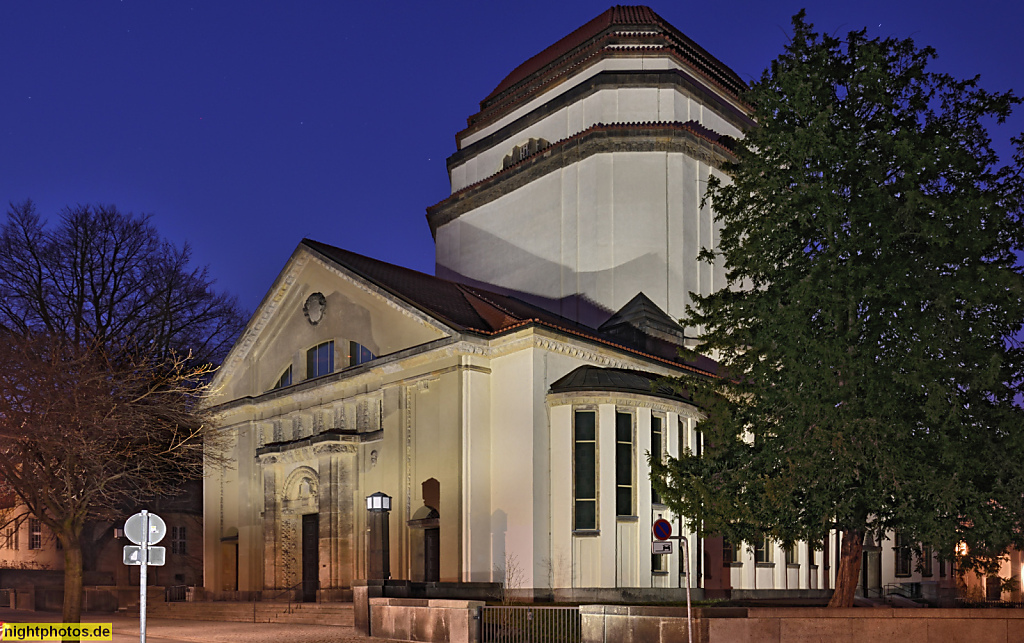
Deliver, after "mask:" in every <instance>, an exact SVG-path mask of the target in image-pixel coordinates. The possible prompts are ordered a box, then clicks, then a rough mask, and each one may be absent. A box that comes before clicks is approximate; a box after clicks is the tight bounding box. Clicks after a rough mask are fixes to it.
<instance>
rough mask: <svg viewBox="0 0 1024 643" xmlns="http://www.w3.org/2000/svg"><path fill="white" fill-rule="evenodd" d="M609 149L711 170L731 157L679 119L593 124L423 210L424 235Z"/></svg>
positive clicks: (731, 159) (606, 152) (728, 160)
mask: <svg viewBox="0 0 1024 643" xmlns="http://www.w3.org/2000/svg"><path fill="white" fill-rule="evenodd" d="M614 152H670V153H673V152H674V153H682V154H686V155H687V156H689V157H691V158H694V159H697V160H698V161H701V162H702V163H706V164H707V165H711V166H712V167H716V168H718V167H721V166H722V164H724V163H726V162H730V161H734V160H735V157H734V156H733V155H732V153H731V152H730V151H729V149H728V148H726V147H725V146H723V145H722V144H720V143H716V142H713V141H711V140H709V139H707V138H705V137H703V136H701V135H700V134H698V133H697V132H696V131H694V130H693V129H691V128H690V127H688V126H687V125H685V124H683V123H623V124H614V125H604V124H601V123H599V124H597V125H595V126H593V127H591V128H590V129H587V130H584V131H582V132H580V133H579V134H576V135H574V136H571V137H569V138H567V139H564V140H562V141H559V142H557V143H554V144H552V145H551V146H550V147H546V148H544V149H543V150H542V151H539V152H537V153H536V154H534V155H533V156H530V157H528V158H526V159H524V160H523V161H520V162H519V163H517V164H516V165H513V166H512V167H509V168H508V169H505V170H502V171H501V172H498V173H497V174H494V175H492V176H490V177H488V178H486V179H484V180H482V181H479V182H477V183H474V184H473V185H469V186H467V187H465V188H463V189H461V190H459V191H458V192H456V193H455V194H453V195H451V196H450V197H448V198H447V199H445V200H444V201H441V202H440V203H438V204H436V205H433V206H430V207H429V208H427V223H429V224H430V233H431V234H432V235H434V237H435V238H436V237H437V229H438V228H440V227H441V226H442V225H444V224H446V223H449V222H451V221H454V220H455V219H456V218H458V217H459V216H461V215H462V214H465V213H466V212H470V211H472V210H475V209H477V208H479V207H480V206H482V205H485V204H487V203H490V202H491V201H494V200H496V199H498V198H500V197H502V196H505V195H506V194H510V193H512V192H514V191H515V190H518V189H519V188H521V187H524V186H526V185H528V184H530V183H532V182H534V181H536V180H537V179H539V178H541V177H543V176H545V175H547V174H550V173H551V172H555V171H557V170H561V169H563V168H565V167H568V166H569V165H572V164H574V163H579V162H580V161H582V160H584V159H586V158H589V157H591V156H594V155H595V154H611V153H614Z"/></svg>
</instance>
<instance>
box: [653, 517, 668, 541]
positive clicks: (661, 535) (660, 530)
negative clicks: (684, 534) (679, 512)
mask: <svg viewBox="0 0 1024 643" xmlns="http://www.w3.org/2000/svg"><path fill="white" fill-rule="evenodd" d="M651 531H653V532H654V537H655V538H657V539H658V540H668V539H669V538H670V537H671V536H672V523H670V522H669V521H667V520H665V519H664V518H658V519H657V520H655V521H654V525H653V526H652V527H651Z"/></svg>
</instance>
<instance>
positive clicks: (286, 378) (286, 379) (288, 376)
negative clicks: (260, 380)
mask: <svg viewBox="0 0 1024 643" xmlns="http://www.w3.org/2000/svg"><path fill="white" fill-rule="evenodd" d="M291 385H292V367H291V364H289V365H288V368H286V369H284V373H281V377H279V378H277V383H276V384H274V388H275V389H277V388H284V387H286V386H291ZM271 390H273V389H271Z"/></svg>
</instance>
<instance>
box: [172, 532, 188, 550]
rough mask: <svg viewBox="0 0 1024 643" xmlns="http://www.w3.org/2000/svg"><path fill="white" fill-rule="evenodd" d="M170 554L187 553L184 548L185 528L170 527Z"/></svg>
mask: <svg viewBox="0 0 1024 643" xmlns="http://www.w3.org/2000/svg"><path fill="white" fill-rule="evenodd" d="M171 553H172V554H186V553H188V551H187V549H186V547H185V527H171Z"/></svg>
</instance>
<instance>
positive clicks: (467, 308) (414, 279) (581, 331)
mask: <svg viewBox="0 0 1024 643" xmlns="http://www.w3.org/2000/svg"><path fill="white" fill-rule="evenodd" d="M302 245H304V246H306V247H307V248H309V249H310V250H313V251H314V252H316V253H318V254H320V255H321V256H323V257H324V258H326V259H328V260H330V261H332V262H334V263H336V264H338V265H340V266H342V267H343V268H346V269H347V270H349V271H351V272H353V273H355V274H356V275H358V276H360V277H362V278H363V279H365V280H367V281H369V282H370V283H372V284H374V285H376V286H377V287H379V288H381V289H383V290H385V291H387V292H388V293H390V294H391V295H393V296H395V297H398V298H399V299H401V300H403V301H405V302H407V303H409V304H410V305H412V306H413V307H415V308H417V309H419V310H421V311H423V312H425V313H427V314H429V315H431V316H432V317H435V318H436V319H438V320H440V321H442V322H444V323H446V324H448V325H449V326H451V327H452V328H454V329H455V330H467V331H472V332H477V333H482V334H486V335H494V334H498V333H503V332H506V331H510V330H513V329H515V328H519V327H522V326H527V325H529V324H539V325H542V326H546V327H548V328H552V329H554V330H558V331H561V332H563V333H568V334H572V335H576V336H578V337H583V338H587V339H590V340H592V341H595V342H598V343H602V344H607V345H609V346H614V347H617V348H619V349H621V350H623V351H625V352H630V353H634V354H637V355H641V356H644V357H647V358H650V359H654V360H657V361H660V362H664V363H666V364H671V365H673V366H675V367H676V368H684V369H687V370H691V371H696V372H701V373H705V374H714V373H715V372H716V371H717V364H716V363H715V362H713V361H712V360H710V359H707V358H700V359H699V360H698V361H697V362H694V363H692V364H691V363H685V362H682V361H681V360H680V359H679V357H678V356H677V354H676V348H675V346H674V345H669V344H668V343H667V342H666V346H665V347H664V349H665V350H663V351H662V350H659V351H658V353H659V354H657V355H655V354H652V353H650V352H646V351H641V350H637V349H635V348H632V347H629V346H626V345H624V344H623V343H622V342H621V340H618V339H616V338H614V337H612V336H610V335H607V334H605V333H602V332H600V331H598V330H595V329H593V328H590V327H589V326H584V325H583V324H579V323H577V322H574V321H572V320H570V319H566V318H565V317H562V316H560V315H556V314H554V313H551V312H548V311H546V310H544V309H542V308H539V307H537V306H534V305H532V304H528V303H526V302H525V301H522V300H521V299H517V298H515V297H511V296H508V295H502V294H499V293H496V292H491V291H489V290H485V289H483V288H478V287H476V286H468V285H465V284H460V283H456V282H454V281H448V280H447V279H442V278H440V277H435V276H433V275H428V274H425V273H422V272H418V271H416V270H412V269H409V268H404V267H402V266H396V265H394V264H390V263H387V262H384V261H380V260H377V259H371V258H370V257H366V256H363V255H360V254H356V253H354V252H350V251H348V250H342V249H341V248H337V247H335V246H331V245H328V244H326V243H321V242H319V241H313V240H311V239H303V240H302Z"/></svg>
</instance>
